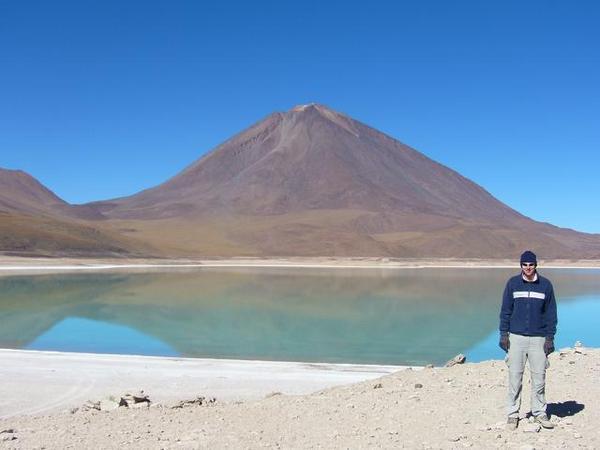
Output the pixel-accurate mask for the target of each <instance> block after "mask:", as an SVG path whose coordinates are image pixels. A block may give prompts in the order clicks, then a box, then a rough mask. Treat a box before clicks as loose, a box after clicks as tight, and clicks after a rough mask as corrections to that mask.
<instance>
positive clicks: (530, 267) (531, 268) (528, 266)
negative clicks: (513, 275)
mask: <svg viewBox="0 0 600 450" xmlns="http://www.w3.org/2000/svg"><path fill="white" fill-rule="evenodd" d="M521 270H522V271H523V275H525V276H526V277H527V278H531V277H532V276H533V274H534V273H535V264H534V263H527V262H525V263H521Z"/></svg>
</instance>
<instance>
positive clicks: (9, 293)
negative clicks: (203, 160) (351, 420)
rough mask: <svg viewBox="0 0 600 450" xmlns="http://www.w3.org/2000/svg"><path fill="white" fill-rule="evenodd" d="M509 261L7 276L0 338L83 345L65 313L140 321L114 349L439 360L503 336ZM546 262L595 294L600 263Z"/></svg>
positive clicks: (572, 292) (568, 293)
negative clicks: (497, 264)
mask: <svg viewBox="0 0 600 450" xmlns="http://www.w3.org/2000/svg"><path fill="white" fill-rule="evenodd" d="M513 272H514V271H513V270H505V269H471V270H463V269H427V270H416V269H415V270H389V269H386V270H357V269H354V270H339V269H338V270H324V269H318V270H316V269H315V270H313V269H302V270H297V269H283V268H282V269H268V270H265V269H201V270H177V271H170V272H148V273H138V274H131V273H130V274H123V273H96V274H89V273H86V274H74V275H51V276H50V275H46V276H27V277H26V276H15V277H6V278H0V346H1V347H8V348H26V347H28V346H31V345H35V346H36V348H43V347H44V345H46V344H44V342H45V341H44V340H43V339H40V338H39V337H40V336H43V335H44V334H46V336H53V335H54V336H56V335H57V334H56V333H57V329H58V333H59V334H60V335H61V336H62V337H61V340H62V341H61V342H63V345H64V347H63V348H62V349H63V350H69V349H72V348H76V345H75V346H74V344H72V343H70V342H72V341H76V339H77V333H76V332H74V330H73V329H72V325H73V324H72V323H71V322H69V321H72V320H73V318H78V320H86V322H83V323H76V324H75V325H76V326H77V327H80V329H86V328H87V327H92V325H91V324H90V323H89V322H90V321H94V322H93V323H95V324H96V325H97V324H98V323H102V324H108V325H110V326H118V327H125V329H127V330H135V332H137V333H138V334H139V335H137V337H132V336H131V335H126V334H123V335H122V338H121V340H122V342H123V343H124V344H125V345H124V346H122V347H120V348H122V349H121V350H119V353H143V354H173V353H175V354H180V355H182V356H193V357H221V358H244V359H272V360H297V361H330V362H357V363H386V364H426V363H429V362H431V363H434V364H440V363H442V362H444V361H445V360H447V359H449V358H450V357H452V356H453V355H455V354H456V353H459V352H464V351H465V350H466V349H473V348H477V345H478V344H480V343H482V342H483V343H485V342H486V339H489V337H490V336H492V335H496V331H495V330H496V328H497V325H498V309H499V302H500V295H501V292H502V289H503V287H504V282H505V281H506V279H507V277H508V276H509V275H511V274H512V273H513ZM546 273H547V275H548V276H549V277H550V278H551V279H552V280H553V282H554V283H555V286H556V287H557V294H558V296H559V299H561V308H562V305H563V304H565V305H566V304H569V303H573V304H575V303H577V300H578V299H580V298H582V297H588V298H592V299H593V298H594V296H596V298H599V297H600V295H599V294H600V272H599V271H584V270H569V271H552V272H550V271H548V272H546ZM591 301H592V302H593V301H594V300H591ZM577 304H578V303H577ZM588 308H589V307H588ZM562 315H563V314H562V310H561V317H559V319H560V324H559V332H560V330H562V329H563V328H562V327H564V326H565V320H566V318H565V317H562ZM565 316H566V317H568V314H567V313H565ZM569 320H571V319H569ZM576 321H577V319H575V322H576ZM65 323H66V324H67V325H68V326H67V327H65ZM59 324H62V325H60V326H59V327H57V325H59ZM96 328H98V327H96ZM100 328H101V327H100ZM113 332H114V331H113ZM113 332H111V331H109V330H108V329H105V330H104V331H102V330H100V329H99V328H98V330H97V332H96V337H95V338H94V339H95V340H96V341H97V342H98V345H94V346H93V349H92V350H89V351H98V352H109V351H110V348H115V346H114V343H113V344H110V343H109V340H108V336H110V335H111V333H113ZM103 336H106V339H103ZM140 336H141V337H140ZM559 336H560V334H559ZM144 337H145V338H144ZM579 339H582V340H583V339H584V337H580V338H579ZM103 341H104V344H103V343H102V342H103ZM144 341H147V342H148V346H147V347H145V348H144V345H140V343H141V342H144ZM157 342H158V343H161V344H160V345H162V346H164V348H163V350H164V349H168V350H164V352H163V350H160V349H161V348H162V347H160V345H158V346H157V344H156V343H157ZM584 342H585V341H584ZM585 343H586V344H588V342H585ZM571 344H572V343H571ZM496 345H497V343H496V342H493V345H492V344H490V345H487V346H484V347H483V350H482V352H483V353H484V354H485V353H486V352H493V351H495V347H496ZM588 345H592V343H591V342H590V343H589V344H588ZM140 348H142V351H138V350H139V349H140ZM151 348H152V349H153V350H149V349H151ZM132 349H133V350H132ZM156 349H158V350H156ZM169 351H171V352H173V353H168V352H169ZM157 352H158V353H157ZM480 352H481V351H480ZM490 356H491V355H490ZM490 356H488V357H490Z"/></svg>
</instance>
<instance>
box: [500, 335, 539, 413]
mask: <svg viewBox="0 0 600 450" xmlns="http://www.w3.org/2000/svg"><path fill="white" fill-rule="evenodd" d="M509 339H510V347H509V349H508V355H507V360H506V363H507V364H508V398H507V405H506V411H507V414H508V417H519V408H520V407H521V390H522V388H523V372H524V371H525V363H526V362H527V361H529V370H530V372H531V413H532V414H533V415H534V416H539V415H540V414H545V413H546V395H545V394H546V393H545V391H546V368H547V367H548V366H549V364H548V358H547V357H546V354H545V353H544V341H545V338H544V337H540V336H521V335H520V334H512V333H510V335H509Z"/></svg>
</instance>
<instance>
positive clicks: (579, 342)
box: [575, 341, 583, 348]
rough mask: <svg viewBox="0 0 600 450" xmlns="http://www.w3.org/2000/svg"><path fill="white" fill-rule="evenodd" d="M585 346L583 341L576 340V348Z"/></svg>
mask: <svg viewBox="0 0 600 450" xmlns="http://www.w3.org/2000/svg"><path fill="white" fill-rule="evenodd" d="M580 347H583V344H582V343H581V341H575V348H580Z"/></svg>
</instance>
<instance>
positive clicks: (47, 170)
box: [0, 0, 600, 232]
mask: <svg viewBox="0 0 600 450" xmlns="http://www.w3.org/2000/svg"><path fill="white" fill-rule="evenodd" d="M599 23H600V4H599V2H596V1H591V0H590V1H564V0H560V1H559V0H547V1H504V0H502V1H495V2H494V1H479V0H477V1H475V0H474V1H460V0H457V1H447V0H440V1H427V0H424V1H420V0H419V1H417V0H414V1H411V2H408V1H405V2H392V1H389V2H387V1H375V0H374V1H370V2H366V1H363V2H352V1H329V2H326V1H324V0H323V1H312V0H303V1H296V2H291V1H284V0H277V1H258V0H256V1H244V2H242V1H240V2H231V1H221V2H214V3H213V2H210V3H209V2H203V1H198V2H195V1H162V2H157V1H108V0H104V1H85V0H78V1H72V2H65V1H60V0H56V1H52V2H50V1H37V2H34V1H27V0H23V1H9V0H7V1H1V0H0V167H4V168H11V169H17V168H18V169H23V170H25V171H27V172H29V173H30V174H32V175H33V176H35V177H36V178H38V179H39V180H40V181H41V182H42V183H44V184H45V185H46V186H48V187H49V188H50V189H52V190H53V191H54V192H56V193H57V195H59V196H60V197H62V198H64V199H65V200H67V201H69V202H71V203H83V202H87V201H92V200H101V199H108V198H113V197H119V196H124V195H129V194H133V193H135V192H137V191H139V190H142V189H145V188H148V187H151V186H154V185H156V184H159V183H160V182H162V181H165V180H166V179H167V178H169V177H171V176H173V175H175V174H176V173H177V172H179V171H180V170H181V169H183V168H184V167H186V166H187V165H189V164H191V163H192V162H193V161H195V160H196V159H198V158H199V157H200V156H201V155H202V154H204V153H205V152H207V151H209V150H211V149H212V148H214V147H215V146H216V145H217V144H219V143H220V142H222V141H224V140H226V139H227V138H229V137H230V136H231V135H233V134H234V133H237V132H238V131H241V130H242V129H243V128H245V127H247V126H249V125H251V124H252V123H254V122H256V121H258V120H260V119H262V118H263V117H264V116H266V115H268V114H269V113H271V112H273V111H276V110H279V111H284V110H288V109H290V108H291V107H293V106H294V105H296V104H301V103H308V102H318V103H324V104H326V105H328V106H330V107H332V108H334V109H337V110H339V111H341V112H344V113H346V114H349V115H350V116H352V117H354V118H356V119H358V120H361V121H363V122H365V123H367V124H369V125H371V126H373V127H375V128H378V129H380V130H382V131H384V132H386V133H388V134H390V135H391V136H393V137H395V138H397V139H399V140H400V141H402V142H404V143H406V144H408V145H411V146H413V147H415V148H416V149H418V150H419V151H421V152H423V153H425V154H426V155H427V156H429V157H431V158H433V159H435V160H437V161H439V162H441V163H443V164H445V165H447V166H449V167H451V168H453V169H455V170H457V171H459V172H460V173H462V174H463V175H465V176H466V177H468V178H470V179H472V180H474V181H475V182H477V183H479V184H480V185H482V186H483V187H484V188H485V189H487V190H488V191H489V192H491V193H492V194H493V195H494V196H496V197H497V198H498V199H500V200H501V201H503V202H505V203H507V204H508V205H509V206H511V207H513V208H515V209H517V210H518V211H520V212H522V213H524V214H526V215H528V216H530V217H532V218H534V219H537V220H542V221H548V222H551V223H554V224H556V225H560V226H565V227H571V228H575V229H578V230H582V231H588V232H600V207H599V206H598V198H599V197H600V181H599V179H600V176H599V175H598V171H599V168H600V155H599V153H600V152H599V150H600V26H598V24H599Z"/></svg>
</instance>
